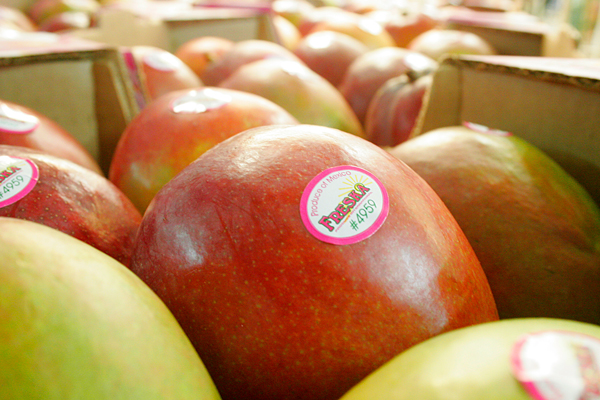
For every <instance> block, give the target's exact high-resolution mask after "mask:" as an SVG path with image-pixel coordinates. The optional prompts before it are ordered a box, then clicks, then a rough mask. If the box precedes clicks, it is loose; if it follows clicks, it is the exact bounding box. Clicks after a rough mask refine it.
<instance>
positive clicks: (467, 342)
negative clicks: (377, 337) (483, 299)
mask: <svg viewBox="0 0 600 400" xmlns="http://www.w3.org/2000/svg"><path fill="white" fill-rule="evenodd" d="M547 330H561V331H568V332H576V333H581V334H586V335H590V336H593V337H595V338H598V339H600V326H598V325H594V324H588V323H583V322H577V321H572V320H565V319H556V318H515V319H506V320H501V321H494V322H488V323H483V324H479V325H474V326H470V327H466V328H461V329H457V330H454V331H451V332H447V333H444V334H441V335H438V336H436V337H434V338H432V339H429V340H426V341H424V342H421V343H420V344H418V345H416V346H414V347H412V348H410V349H409V350H407V351H405V352H404V353H401V354H399V355H398V356H396V357H395V358H394V359H392V360H391V361H389V362H388V363H386V364H385V365H384V366H382V367H381V368H379V369H378V370H376V371H375V372H373V373H372V374H371V375H369V376H368V377H367V378H365V379H364V380H363V381H361V382H360V383H359V384H358V385H356V386H355V387H353V388H352V389H351V390H350V391H348V392H347V393H346V394H345V395H344V396H342V397H341V399H340V400H380V399H381V400H409V399H410V400H414V399H427V400H457V399H460V400H481V399H486V400H507V399H510V400H532V399H533V397H531V396H530V395H529V394H528V393H527V392H526V391H525V389H524V387H523V386H522V385H521V383H520V382H519V381H517V379H516V378H515V377H514V376H513V375H512V371H511V365H510V353H511V351H512V348H513V345H514V343H515V342H516V341H517V340H518V339H519V338H520V337H521V336H522V335H525V334H528V333H534V332H538V331H547Z"/></svg>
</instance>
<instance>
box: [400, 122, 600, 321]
mask: <svg viewBox="0 0 600 400" xmlns="http://www.w3.org/2000/svg"><path fill="white" fill-rule="evenodd" d="M390 153H391V154H392V155H394V156H395V157H397V158H398V159H400V160H402V161H404V162H405V163H407V164H408V165H409V166H410V167H411V168H413V169H414V170H415V171H416V172H417V173H418V174H419V175H420V176H421V177H423V178H424V179H425V180H426V181H427V182H428V183H429V184H430V185H431V187H432V188H433V189H434V190H435V191H436V193H437V194H438V195H439V196H440V197H441V199H442V200H443V201H444V203H445V204H446V205H447V206H448V208H449V209H450V211H451V212H452V214H453V215H454V217H455V218H456V220H457V221H458V223H459V225H460V226H461V227H462V229H463V231H464V232H465V234H466V236H467V238H468V239H469V241H470V243H471V245H472V246H473V248H474V250H475V253H476V254H477V256H478V258H479V260H480V262H481V265H482V266H483V269H484V271H485V272H486V275H487V277H488V280H489V282H490V286H491V288H492V292H493V293H494V296H495V299H496V303H497V305H498V311H499V314H500V317H501V318H519V317H551V318H566V319H573V320H578V321H583V322H590V323H594V324H600V301H599V300H600V297H599V293H600V211H599V209H598V206H597V205H596V204H595V203H594V201H593V200H592V199H591V197H590V196H589V194H588V193H587V192H585V190H584V189H583V188H582V186H581V185H580V184H579V183H578V182H577V181H575V180H574V179H573V178H572V177H571V176H570V175H568V174H567V173H566V172H565V171H564V170H563V169H562V168H561V167H560V166H559V165H558V164H557V163H555V162H554V161H553V160H552V159H551V158H550V157H548V156H547V155H546V154H545V153H543V152H542V151H540V150H539V149H538V148H536V147H534V146H532V145H531V144H529V143H527V142H526V141H525V140H523V139H521V138H519V137H518V136H516V135H509V136H504V135H494V134H489V133H483V132H478V131H475V130H472V129H469V128H467V127H464V126H458V127H447V128H440V129H436V130H433V131H430V132H428V133H425V134H422V135H420V136H417V137H415V138H413V139H411V140H409V141H407V142H404V143H402V144H400V145H398V146H396V147H395V148H393V149H391V150H390Z"/></svg>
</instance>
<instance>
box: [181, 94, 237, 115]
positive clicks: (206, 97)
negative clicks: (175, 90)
mask: <svg viewBox="0 0 600 400" xmlns="http://www.w3.org/2000/svg"><path fill="white" fill-rule="evenodd" d="M230 102H231V96H229V95H228V94H225V93H220V92H218V91H216V90H213V89H201V90H191V91H190V92H188V93H187V94H186V95H184V96H181V97H179V98H177V99H176V100H175V101H174V102H173V103H172V104H171V110H172V111H173V112H174V113H176V114H179V113H189V114H197V113H203V112H206V111H209V110H212V109H215V108H219V107H223V106H224V105H225V104H228V103H230Z"/></svg>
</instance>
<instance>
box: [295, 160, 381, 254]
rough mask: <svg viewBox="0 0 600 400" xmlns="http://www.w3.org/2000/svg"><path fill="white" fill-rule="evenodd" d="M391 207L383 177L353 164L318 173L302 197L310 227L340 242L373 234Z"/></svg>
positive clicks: (321, 236)
mask: <svg viewBox="0 0 600 400" xmlns="http://www.w3.org/2000/svg"><path fill="white" fill-rule="evenodd" d="M388 211H389V198H388V193H387V190H386V189H385V187H384V186H383V184H382V183H381V181H380V180H379V179H377V177H375V176H374V175H373V174H371V173H370V172H369V171H366V170H364V169H362V168H359V167H355V166H351V165H342V166H339V167H334V168H329V169H327V170H325V171H323V172H321V173H320V174H318V175H317V176H315V177H314V178H313V179H312V180H311V181H310V182H309V183H308V185H307V186H306V188H305V189H304V192H303V193H302V198H301V200H300V215H301V217H302V222H303V223H304V226H306V229H308V231H309V232H310V233H311V234H312V235H313V236H314V237H316V238H317V239H319V240H321V241H323V242H326V243H331V244H338V245H344V244H352V243H356V242H359V241H361V240H364V239H366V238H368V237H369V236H371V235H373V234H374V233H375V232H376V231H377V230H378V229H379V228H380V227H381V225H383V223H384V221H385V219H386V218H387V215H388Z"/></svg>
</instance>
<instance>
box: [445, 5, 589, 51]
mask: <svg viewBox="0 0 600 400" xmlns="http://www.w3.org/2000/svg"><path fill="white" fill-rule="evenodd" d="M445 26H446V27H447V28H450V29H458V30H462V31H467V32H472V33H474V34H476V35H479V36H481V37H482V38H484V39H486V40H487V41H488V42H489V43H490V44H491V45H492V46H494V48H495V49H496V50H497V51H498V54H501V55H512V56H542V57H575V56H577V47H578V43H579V33H578V32H577V31H576V30H575V29H574V28H573V27H572V26H569V25H568V24H549V23H546V22H543V21H541V20H539V19H538V18H536V17H534V16H532V15H530V14H527V13H521V12H492V11H475V10H471V9H468V8H456V9H454V10H453V11H452V12H450V13H449V15H448V17H447V18H446V19H445Z"/></svg>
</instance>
